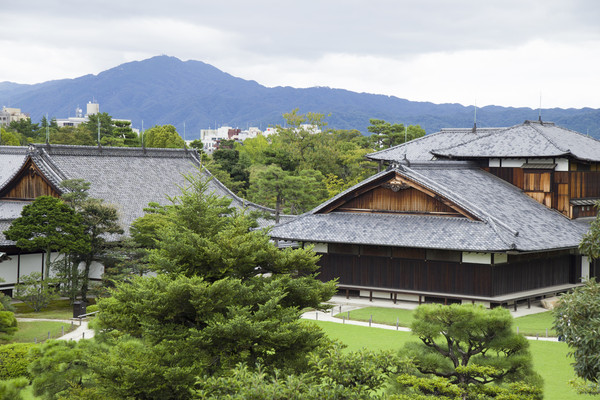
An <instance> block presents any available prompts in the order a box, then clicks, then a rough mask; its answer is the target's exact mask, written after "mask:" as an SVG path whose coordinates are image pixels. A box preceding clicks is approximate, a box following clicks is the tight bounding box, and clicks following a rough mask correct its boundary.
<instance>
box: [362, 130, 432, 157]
mask: <svg viewBox="0 0 600 400" xmlns="http://www.w3.org/2000/svg"><path fill="white" fill-rule="evenodd" d="M442 133H443V131H438V132H434V133H430V134H429V135H424V136H421V137H419V138H416V139H413V140H409V141H408V142H404V143H400V144H398V145H396V146H393V147H389V148H387V149H383V150H379V151H375V152H373V153H368V154H366V155H365V157H367V158H369V156H372V155H375V154H381V153H387V152H390V151H392V150H395V149H397V148H398V147H402V146H405V145H406V144H408V143H415V142H419V141H421V140H424V139H425V138H430V137H432V136H437V135H440V134H442Z"/></svg>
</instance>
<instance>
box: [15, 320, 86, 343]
mask: <svg viewBox="0 0 600 400" xmlns="http://www.w3.org/2000/svg"><path fill="white" fill-rule="evenodd" d="M19 321H23V322H35V321H50V322H64V323H67V324H71V323H72V324H74V325H75V326H76V328H75V330H73V331H71V332H69V333H66V334H65V335H63V336H61V337H59V338H57V340H80V339H91V338H93V337H94V330H93V329H90V328H89V327H88V322H87V321H79V320H72V319H50V318H17V322H19Z"/></svg>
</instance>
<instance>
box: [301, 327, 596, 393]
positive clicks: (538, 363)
mask: <svg viewBox="0 0 600 400" xmlns="http://www.w3.org/2000/svg"><path fill="white" fill-rule="evenodd" d="M311 322H312V323H316V324H317V325H318V326H320V327H321V328H322V329H323V330H324V331H325V332H326V334H327V335H328V336H329V337H331V338H334V339H337V340H339V341H340V342H342V343H344V344H346V345H347V346H348V350H359V349H360V348H363V347H364V348H367V349H371V350H389V349H392V350H393V349H397V350H400V349H401V348H402V346H403V345H404V343H406V342H408V341H411V340H415V339H416V338H415V337H414V336H412V334H411V333H410V332H402V331H395V330H387V329H378V328H368V327H363V326H355V325H348V324H339V323H333V322H323V321H311ZM394 324H395V322H394ZM530 343H531V352H532V355H533V363H534V367H535V370H536V371H537V372H538V373H539V374H540V375H542V377H543V378H544V399H545V400H571V399H572V400H578V399H581V400H584V399H586V400H590V398H591V397H590V396H586V395H579V394H577V393H575V392H574V391H573V390H572V389H571V387H570V386H569V385H568V381H569V380H571V379H572V378H574V377H575V375H574V373H573V368H572V367H571V365H570V363H571V362H572V360H571V359H570V358H567V352H568V348H567V345H566V344H565V343H562V342H560V343H559V342H545V341H541V340H540V341H535V340H533V341H530Z"/></svg>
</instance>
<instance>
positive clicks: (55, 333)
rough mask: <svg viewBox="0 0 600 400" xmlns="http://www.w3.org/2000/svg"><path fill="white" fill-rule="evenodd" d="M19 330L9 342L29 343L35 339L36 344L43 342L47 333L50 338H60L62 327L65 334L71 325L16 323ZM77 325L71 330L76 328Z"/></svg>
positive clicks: (35, 322)
mask: <svg viewBox="0 0 600 400" xmlns="http://www.w3.org/2000/svg"><path fill="white" fill-rule="evenodd" d="M18 327H19V330H18V331H17V333H15V335H14V336H13V338H12V340H11V342H20V343H31V342H34V341H35V339H36V338H37V342H38V343H40V342H43V341H45V340H47V339H48V332H50V337H51V338H57V337H60V336H61V334H62V330H63V327H64V331H65V333H67V332H69V331H70V330H71V324H69V323H66V322H54V321H32V322H23V321H19V322H18ZM76 327H77V324H75V325H74V327H73V328H76Z"/></svg>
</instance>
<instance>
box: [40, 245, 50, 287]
mask: <svg viewBox="0 0 600 400" xmlns="http://www.w3.org/2000/svg"><path fill="white" fill-rule="evenodd" d="M51 251H52V250H51V248H50V246H48V247H47V248H46V265H44V267H45V269H44V273H43V274H42V279H46V280H47V279H48V278H50V253H51Z"/></svg>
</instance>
